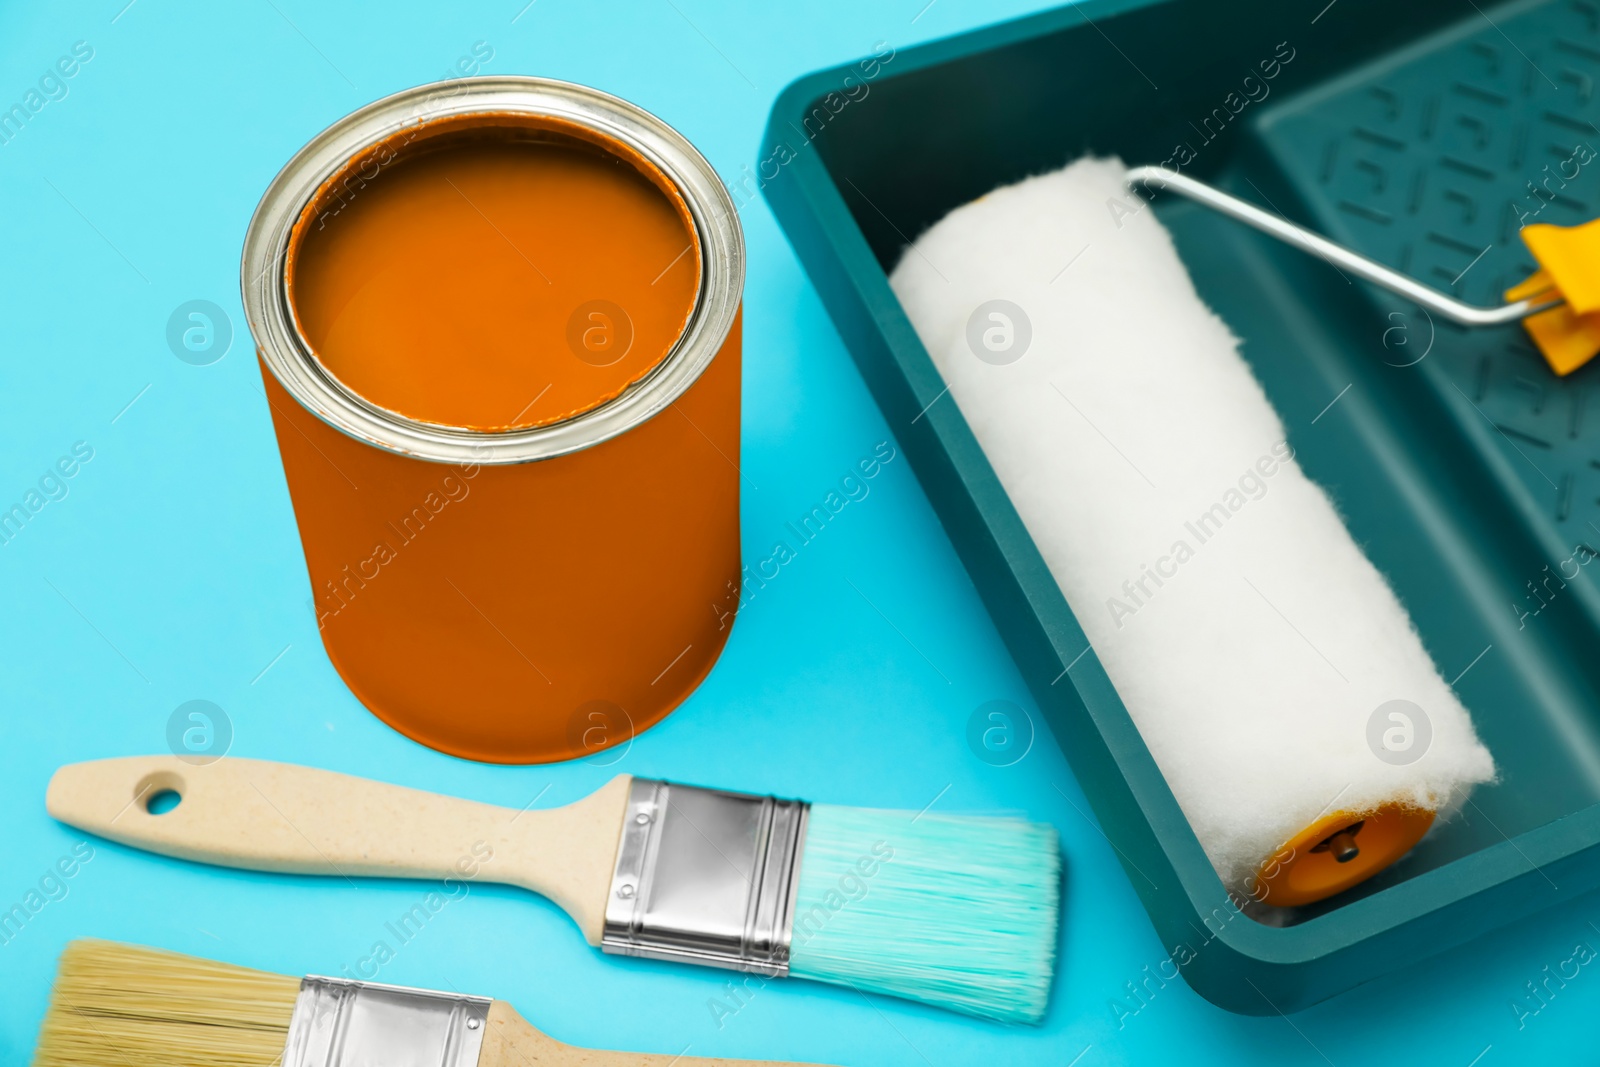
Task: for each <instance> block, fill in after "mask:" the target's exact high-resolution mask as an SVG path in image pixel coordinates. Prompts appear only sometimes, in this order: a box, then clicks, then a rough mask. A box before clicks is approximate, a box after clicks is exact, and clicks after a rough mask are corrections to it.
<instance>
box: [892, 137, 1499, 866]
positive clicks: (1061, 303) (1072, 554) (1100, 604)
mask: <svg viewBox="0 0 1600 1067" xmlns="http://www.w3.org/2000/svg"><path fill="white" fill-rule="evenodd" d="M1123 173H1124V168H1123V166H1122V164H1121V163H1120V162H1119V161H1115V160H1087V159H1086V160H1081V161H1079V162H1077V163H1074V164H1072V165H1071V166H1069V167H1067V168H1066V169H1065V170H1061V171H1057V172H1055V173H1052V174H1045V175H1041V176H1039V177H1035V178H1030V179H1028V180H1027V181H1024V182H1020V183H1018V184H1016V185H1012V186H1008V187H1005V188H1002V189H998V190H996V191H994V192H992V193H990V194H989V195H988V196H985V197H983V198H982V199H980V200H977V201H975V202H973V203H971V204H968V205H966V206H964V207H961V208H958V209H956V210H955V211H953V212H951V213H950V214H949V215H948V216H947V217H946V218H944V219H943V220H942V221H940V222H939V223H938V224H937V225H935V226H934V227H933V228H932V229H930V230H929V231H928V232H927V233H925V234H924V235H923V236H922V237H920V238H919V239H918V240H917V241H916V243H915V244H914V245H912V247H911V248H909V249H908V250H907V251H906V252H905V254H904V256H903V257H902V258H901V260H900V263H899V265H898V266H897V267H896V269H895V271H894V273H893V276H892V277H891V278H890V284H891V285H892V286H893V287H894V291H895V293H896V294H897V295H898V296H899V298H900V302H901V304H902V305H903V306H904V307H905V309H906V312H907V314H908V315H909V316H910V318H911V322H912V323H913V325H914V326H915V327H916V330H917V334H918V336H920V337H921V339H922V342H923V344H924V345H925V346H926V347H927V349H928V351H929V353H930V354H931V355H932V356H933V360H934V362H935V363H936V364H937V365H938V367H939V370H940V372H941V373H942V374H943V375H944V378H945V380H946V381H947V382H948V383H949V385H950V394H951V396H952V397H953V398H954V400H955V402H956V403H957V404H958V405H960V409H961V413H962V414H963V415H964V416H965V417H966V420H967V422H968V424H969V425H971V427H972V430H973V433H975V434H976V435H977V438H978V441H979V442H980V443H981V444H982V446H983V448H984V451H985V452H986V453H987V455H988V457H989V461H990V463H992V464H993V465H994V469H995V471H996V473H997V474H998V475H999V477H1000V481H1001V482H1002V484H1003V485H1004V486H1005V488H1006V491H1007V492H1008V493H1009V494H1010V496H1011V500H1012V502H1013V503H1014V504H1015V505H1016V508H1017V511H1018V512H1019V513H1020V514H1021V516H1022V520H1023V522H1024V523H1025V524H1026V525H1027V527H1028V531H1029V533H1031V534H1032V536H1033V539H1034V541H1035V543H1037V544H1038V546H1039V550H1040V551H1041V552H1042V553H1043V555H1044V559H1045V561H1046V563H1048V564H1049V566H1050V570H1051V573H1052V574H1054V575H1055V578H1056V581H1057V582H1058V583H1060V586H1061V589H1062V591H1063V592H1064V593H1065V594H1066V598H1067V602H1068V603H1069V604H1070V605H1071V606H1072V610H1073V612H1074V613H1075V614H1076V615H1077V617H1078V619H1079V621H1080V622H1081V623H1082V624H1083V627H1084V630H1085V631H1086V632H1087V634H1088V636H1089V640H1090V642H1091V643H1092V644H1093V646H1094V649H1095V652H1096V653H1097V654H1098V656H1099V657H1100V661H1101V663H1103V664H1104V666H1105V669H1106V672H1107V673H1108V674H1109V675H1110V678H1111V681H1112V683H1113V684H1114V685H1115V686H1116V688H1117V692H1118V693H1120V694H1121V696H1122V699H1123V701H1124V702H1125V703H1126V704H1127V707H1128V711H1129V713H1130V714H1131V715H1132V716H1133V720H1134V722H1135V723H1137V724H1138V727H1139V731H1140V733H1141V734H1142V735H1143V737H1144V740H1145V743H1146V744H1148V745H1149V747H1150V751H1151V752H1152V754H1153V755H1154V756H1155V759H1156V763H1157V764H1158V765H1159V766H1160V768H1161V771H1162V773H1163V774H1164V775H1165V776H1166V779H1167V781H1168V783H1169V784H1170V785H1171V787H1172V791H1173V793H1174V794H1175V795H1176V796H1177V799H1178V803H1179V804H1180V805H1182V807H1183V810H1184V812H1185V814H1186V815H1187V816H1188V818H1189V821H1190V823H1191V824H1192V825H1193V827H1194V830H1195V833H1196V835H1197V836H1198V837H1199V839H1200V842H1201V844H1202V845H1204V847H1205V850H1206V853H1207V855H1208V856H1210V858H1211V862H1212V863H1213V865H1215V867H1216V868H1217V872H1218V873H1219V874H1220V875H1221V876H1222V878H1223V880H1224V882H1225V883H1227V884H1228V885H1230V886H1235V887H1238V886H1241V885H1243V884H1244V883H1245V882H1246V881H1247V880H1248V879H1249V878H1250V876H1251V875H1252V874H1253V873H1254V872H1255V870H1256V868H1257V866H1258V865H1259V864H1260V863H1261V862H1262V861H1263V860H1264V859H1266V858H1267V857H1269V856H1271V855H1272V853H1273V852H1274V851H1275V850H1276V849H1277V848H1278V847H1280V846H1281V845H1282V844H1283V843H1284V842H1286V841H1288V840H1289V839H1290V838H1292V837H1293V836H1294V835H1295V834H1296V833H1298V832H1299V831H1301V830H1302V829H1305V828H1306V827H1308V826H1309V825H1310V824H1312V823H1313V822H1315V821H1316V820H1317V819H1318V818H1319V817H1322V816H1325V815H1328V814H1330V813H1332V812H1337V811H1349V812H1353V813H1361V812H1370V811H1372V810H1375V809H1376V808H1377V807H1378V806H1379V805H1380V804H1382V803H1384V802H1398V803H1401V804H1407V805H1413V806H1420V807H1425V808H1428V809H1431V810H1436V811H1441V812H1444V813H1448V812H1449V811H1450V810H1452V808H1453V807H1455V806H1459V804H1460V803H1461V801H1462V799H1463V798H1464V797H1465V795H1466V792H1467V791H1468V790H1470V788H1471V786H1472V785H1473V784H1474V783H1479V782H1485V781H1488V780H1490V779H1491V778H1492V777H1493V775H1494V763H1493V760H1492V759H1491V757H1490V755H1489V752H1488V750H1487V749H1485V748H1484V746H1483V745H1482V744H1481V743H1480V742H1479V741H1478V738H1477V735H1476V734H1475V733H1474V731H1473V728H1472V721H1471V719H1470V718H1469V717H1468V715H1467V712H1466V709H1465V708H1463V707H1462V705H1461V702H1460V701H1459V700H1458V699H1457V698H1456V696H1455V694H1454V692H1452V690H1451V689H1450V687H1449V686H1448V685H1446V684H1445V682H1444V680H1443V679H1442V678H1441V677H1440V675H1439V671H1438V669H1437V668H1436V667H1435V666H1434V664H1433V661H1432V660H1431V659H1430V658H1429V656H1428V653H1427V651H1426V650H1424V648H1423V647H1422V642H1421V641H1420V640H1419V638H1418V636H1417V633H1416V630H1415V629H1414V628H1413V626H1412V624H1411V620H1410V618H1409V616H1408V615H1407V614H1406V611H1405V608H1404V607H1402V606H1401V604H1400V602H1399V600H1398V599H1396V597H1395V595H1394V593H1393V591H1392V590H1391V589H1390V588H1389V585H1388V583H1387V582H1386V581H1385V580H1384V578H1383V577H1382V575H1380V574H1379V573H1378V571H1377V569H1376V568H1375V567H1373V565H1372V564H1371V563H1370V562H1369V561H1368V560H1367V558H1366V556H1365V555H1364V554H1363V553H1362V551H1361V549H1360V548H1359V547H1358V546H1357V545H1356V543H1355V541H1354V540H1353V539H1352V538H1351V536H1350V533H1349V532H1348V531H1347V530H1346V529H1345V526H1344V523H1343V522H1342V521H1341V519H1340V517H1339V515H1338V513H1337V512H1336V511H1335V510H1334V508H1333V505H1332V504H1331V503H1330V502H1329V499H1328V497H1327V495H1326V494H1325V493H1324V492H1323V491H1322V489H1321V488H1320V487H1318V486H1317V485H1316V484H1314V483H1313V482H1311V481H1310V480H1308V479H1307V478H1306V476H1305V475H1304V474H1303V473H1302V472H1301V470H1300V466H1299V464H1298V463H1296V462H1295V461H1294V459H1293V458H1292V450H1291V446H1292V443H1293V442H1292V441H1290V442H1289V443H1285V442H1286V436H1287V435H1286V434H1285V431H1284V426H1283V423H1282V422H1281V421H1280V420H1279V418H1278V415H1277V413H1276V412H1275V411H1274V410H1273V409H1272V405H1271V404H1270V403H1269V402H1268V401H1267V398H1266V395H1265V394H1264V393H1263V392H1262V390H1261V386H1260V385H1259V384H1258V383H1257V382H1256V380H1255V378H1254V376H1253V375H1252V374H1251V372H1250V370H1249V368H1248V367H1247V366H1246V365H1245V362H1244V360H1243V359H1242V358H1240V356H1239V352H1238V342H1237V340H1235V338H1234V337H1233V336H1232V334H1231V333H1230V332H1229V330H1228V328H1227V326H1225V325H1224V324H1223V323H1222V321H1221V320H1220V319H1218V318H1217V317H1216V316H1215V315H1214V314H1212V312H1211V311H1210V310H1209V309H1208V308H1207V307H1206V306H1205V305H1204V304H1202V303H1201V301H1200V298H1199V296H1198V295H1197V294H1196V293H1195V290H1194V285H1193V284H1192V282H1191V281H1190V279H1189V275H1188V272H1187V271H1186V270H1185V269H1184V266H1183V264H1182V262H1181V261H1180V260H1179V259H1178V255H1177V252H1176V250H1175V249H1174V247H1173V244H1172V240H1171V238H1170V237H1169V235H1168V234H1167V232H1166V230H1165V229H1164V228H1163V227H1162V226H1161V224H1160V223H1159V222H1158V221H1157V220H1156V218H1155V214H1154V212H1153V211H1151V210H1149V209H1148V208H1145V207H1144V204H1143V201H1142V200H1141V199H1140V198H1139V197H1138V196H1136V195H1134V194H1132V193H1130V192H1128V191H1127V190H1126V189H1125V188H1124V187H1123V183H1122V175H1123ZM1119 223H1120V225H1119ZM1069 263H1070V266H1069V265H1068V264H1069ZM996 300H999V301H1009V302H1010V303H1011V304H1014V305H1016V307H1018V308H1020V309H1022V312H1023V315H1022V316H1018V315H1016V314H1015V313H1014V312H1008V309H1006V308H1005V307H1003V306H1002V307H999V308H990V309H982V310H980V306H981V305H985V304H987V303H988V302H990V301H996ZM991 310H992V311H994V312H995V314H996V315H998V316H999V317H994V315H991V314H989V311H991ZM975 311H979V314H978V316H977V320H976V325H975V327H974V328H973V329H971V330H969V321H970V320H972V319H973V316H974V312H975ZM1023 317H1025V318H1026V320H1027V323H1028V324H1029V325H1031V338H1028V339H1027V340H1026V345H1027V347H1026V350H1025V352H1024V354H1023V355H1022V356H1021V357H1020V358H1018V359H1016V360H1015V361H1014V362H1010V363H1005V362H1003V360H1005V359H1006V358H1007V357H1008V356H1009V355H1014V354H1015V352H1016V351H1018V350H1019V346H1020V345H1021V344H1022V342H1023V340H1024V334H1025V333H1026V332H1027V330H1026V329H1025V327H1024V325H1023V323H1022V321H1021V320H1022V318H1023ZM969 334H970V335H971V336H970V337H969ZM1008 344H1009V345H1010V346H1011V348H1010V350H1009V351H1007V350H1006V347H1007V345H1008ZM975 347H976V351H975ZM978 352H981V353H983V354H984V355H985V356H986V357H987V358H979V355H978V354H977V353H978ZM1270 358H1274V359H1287V360H1293V359H1296V358H1298V355H1297V353H1296V352H1294V351H1292V350H1291V351H1283V352H1276V353H1272V354H1271V357H1270ZM939 402H941V403H949V402H950V398H945V399H944V400H942V401H939ZM1314 432H1315V430H1312V429H1309V428H1308V427H1297V428H1296V432H1295V436H1300V435H1303V434H1306V433H1314ZM1063 684H1065V683H1064V681H1063ZM1391 700H1406V701H1411V702H1413V703H1414V704H1416V705H1417V706H1419V707H1420V708H1421V709H1422V711H1423V713H1424V715H1425V716H1426V719H1427V727H1428V728H1431V735H1432V736H1431V739H1428V740H1426V742H1425V743H1426V746H1427V747H1426V751H1425V753H1424V754H1423V755H1422V757H1421V758H1420V759H1417V760H1415V762H1411V763H1409V764H1399V763H1396V762H1393V761H1391V760H1385V759H1380V758H1379V757H1378V756H1377V755H1375V753H1374V750H1373V748H1372V746H1371V745H1370V744H1369V737H1368V730H1369V720H1370V719H1371V718H1372V716H1373V712H1374V711H1375V710H1376V709H1377V708H1379V706H1380V705H1383V704H1385V703H1386V702H1388V701H1391ZM1425 732H1426V731H1425ZM1403 735H1404V731H1403V730H1402V731H1401V733H1400V734H1397V735H1392V738H1391V739H1392V740H1393V741H1394V742H1396V745H1397V746H1398V747H1401V748H1403V747H1404V745H1405V744H1406V742H1407V738H1406V737H1405V736H1403ZM1422 740H1423V739H1422V738H1421V737H1417V738H1415V741H1422ZM1392 747H1393V746H1392ZM1413 751H1414V750H1413Z"/></svg>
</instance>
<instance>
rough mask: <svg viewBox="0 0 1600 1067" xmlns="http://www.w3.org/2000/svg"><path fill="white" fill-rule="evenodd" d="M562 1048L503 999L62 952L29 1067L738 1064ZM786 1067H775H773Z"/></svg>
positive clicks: (129, 953)
mask: <svg viewBox="0 0 1600 1067" xmlns="http://www.w3.org/2000/svg"><path fill="white" fill-rule="evenodd" d="M756 1062H758V1061H755V1060H722V1059H700V1058H684V1057H681V1056H662V1055H656V1056H652V1055H641V1054H639V1053H632V1052H629V1053H623V1052H600V1051H597V1050H594V1049H586V1048H578V1047H576V1046H573V1045H564V1044H562V1043H561V1042H559V1041H556V1040H555V1039H554V1038H550V1037H547V1036H545V1035H544V1034H542V1033H540V1032H539V1031H538V1030H536V1029H534V1028H533V1026H532V1025H530V1024H529V1023H528V1022H527V1021H526V1020H525V1019H523V1018H522V1016H520V1015H518V1014H517V1012H516V1009H514V1008H512V1007H511V1006H510V1005H509V1004H507V1003H506V1002H505V1001H502V1000H491V999H489V998H488V997H474V996H464V995H462V994H460V993H435V992H431V991H428V990H422V989H406V988H403V987H400V986H389V985H378V984H376V983H373V982H356V981H351V980H349V979H345V978H322V977H318V976H314V975H313V976H308V977H306V978H291V977H289V976H287V975H282V974H272V973H271V972H268V971H255V970H251V969H249V968H247V967H235V966H233V965H232V964H228V963H217V962H214V961H212V960H207V959H200V958H197V957H194V956H183V955H179V954H178V953H176V952H162V951H159V950H157V949H152V948H143V947H141V946H138V945H125V944H119V943H118V942H115V941H74V942H72V943H71V944H70V945H68V946H67V949H66V951H65V952H63V953H62V954H61V965H60V968H59V970H58V972H57V974H56V981H55V990H54V993H53V994H52V996H51V998H50V1007H49V1009H48V1010H47V1011H46V1013H45V1017H44V1025H43V1026H42V1027H41V1028H40V1030H39V1047H38V1050H37V1051H36V1052H35V1053H34V1059H33V1067H111V1065H115V1067H356V1065H358V1064H382V1065H383V1067H527V1065H530V1064H538V1065H539V1067H623V1065H624V1064H626V1065H628V1067H637V1065H651V1064H654V1065H656V1067H671V1065H673V1064H682V1065H683V1067H740V1065H751V1064H754V1063H756ZM774 1067H781V1065H774Z"/></svg>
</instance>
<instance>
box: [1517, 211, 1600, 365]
mask: <svg viewBox="0 0 1600 1067" xmlns="http://www.w3.org/2000/svg"><path fill="white" fill-rule="evenodd" d="M1522 243H1523V244H1525V245H1527V246H1528V251H1530V252H1532V253H1533V258H1534V259H1536V260H1538V261H1539V269H1538V270H1537V271H1535V272H1534V273H1533V275H1532V276H1531V277H1529V278H1528V279H1527V280H1526V281H1524V282H1523V283H1522V284H1520V285H1517V286H1515V287H1513V288H1511V289H1507V290H1506V299H1507V300H1526V299H1528V298H1530V297H1536V296H1539V295H1540V294H1545V295H1548V296H1559V297H1561V298H1562V299H1563V300H1565V301H1566V303H1564V304H1561V305H1560V306H1558V307H1553V308H1551V309H1550V310H1548V311H1541V312H1539V313H1538V314H1536V315H1529V316H1528V317H1527V318H1525V319H1523V320H1522V325H1523V328H1524V329H1526V330H1527V331H1528V336H1529V337H1531V338H1533V343H1534V344H1535V345H1537V346H1538V347H1539V351H1540V352H1543V353H1544V358H1545V360H1546V362H1548V363H1549V364H1550V369H1551V370H1553V371H1555V372H1556V373H1557V374H1560V375H1567V374H1571V373H1572V372H1573V371H1575V370H1577V369H1578V368H1579V367H1581V366H1583V365H1584V364H1585V363H1587V362H1589V361H1590V360H1591V359H1593V358H1594V357H1595V355H1596V354H1597V353H1600V219H1596V220H1595V221H1593V222H1586V223H1584V224H1583V225H1581V226H1552V225H1550V224H1549V223H1544V222H1539V223H1535V224H1533V225H1532V226H1524V227H1523V228H1522Z"/></svg>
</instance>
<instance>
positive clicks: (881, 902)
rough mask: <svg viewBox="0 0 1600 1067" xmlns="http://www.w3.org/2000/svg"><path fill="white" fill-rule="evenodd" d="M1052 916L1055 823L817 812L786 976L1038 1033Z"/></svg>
mask: <svg viewBox="0 0 1600 1067" xmlns="http://www.w3.org/2000/svg"><path fill="white" fill-rule="evenodd" d="M1060 908H1061V848H1060V843H1059V841H1058V839H1057V837H1056V831H1055V828H1054V827H1051V826H1045V825H1041V824H1039V823H1031V822H1027V821H1024V820H1022V819H1000V818H979V817H969V816H949V815H914V814H912V813H911V812H904V811H875V810H871V809H866V808H842V807H833V806H830V805H826V804H816V805H813V806H812V808H811V815H810V819H809V822H808V824H807V828H806V839H805V851H804V854H803V855H802V856H801V861H800V888H799V892H798V895H797V897H796V902H795V913H794V936H793V942H792V945H791V949H790V957H789V970H790V973H791V974H793V975H795V976H796V977H801V978H814V979H816V980H818V981H822V982H833V983H836V984H838V985H845V986H851V987H854V988H856V989H860V990H863V991H866V992H878V993H889V994H892V995H894V996H899V997H907V998H909V999H911V1000H920V1001H924V1002H926V1003H928V1004H935V1005H938V1006H939V1007H942V1008H952V1009H954V1010H956V1011H961V1012H966V1013H968V1014H970V1015H979V1016H983V1017H985V1018H990V1019H999V1020H1001V1021H1003V1022H1026V1023H1036V1022H1038V1021H1039V1020H1040V1019H1041V1018H1042V1017H1043V1016H1044V1012H1045V1006H1046V1004H1047V1003H1048V1001H1049V998H1050V978H1051V974H1052V973H1053V971H1054V969H1055V954H1056V928H1057V925H1058V923H1059V918H1060Z"/></svg>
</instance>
